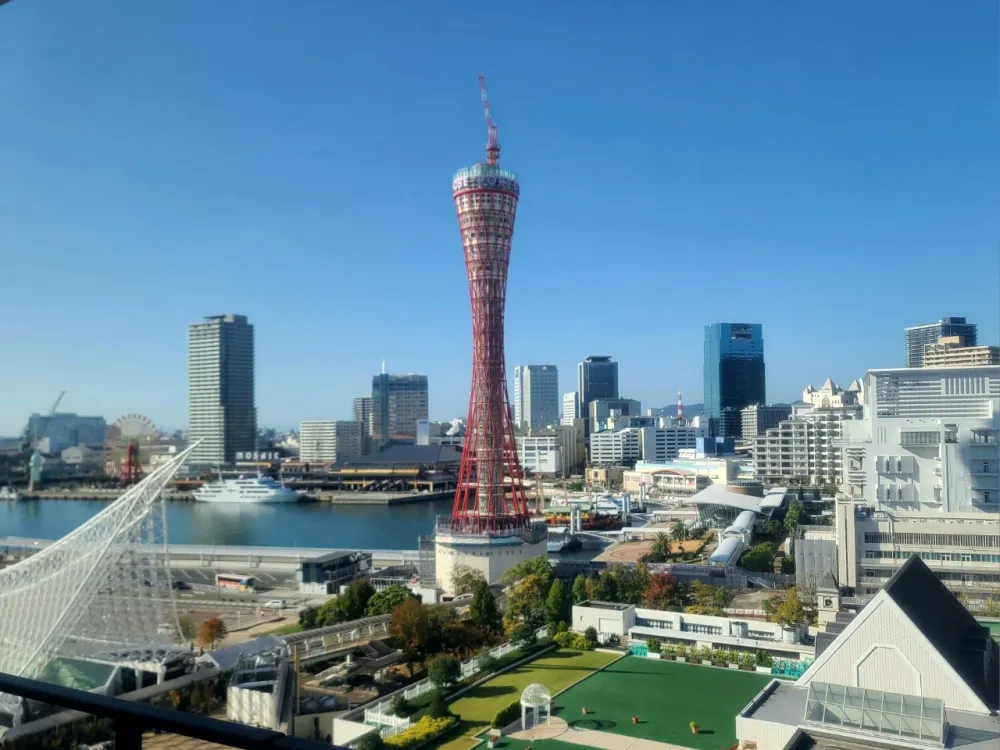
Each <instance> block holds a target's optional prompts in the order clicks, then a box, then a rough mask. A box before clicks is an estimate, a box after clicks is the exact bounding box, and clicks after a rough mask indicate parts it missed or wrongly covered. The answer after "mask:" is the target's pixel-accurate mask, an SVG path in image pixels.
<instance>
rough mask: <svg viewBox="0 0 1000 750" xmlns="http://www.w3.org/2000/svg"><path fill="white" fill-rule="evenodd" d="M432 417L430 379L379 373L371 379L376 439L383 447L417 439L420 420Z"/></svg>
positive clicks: (422, 376)
mask: <svg viewBox="0 0 1000 750" xmlns="http://www.w3.org/2000/svg"><path fill="white" fill-rule="evenodd" d="M428 413H429V409H428V397H427V376H426V375H416V374H413V373H410V374H408V375H390V374H389V373H385V372H383V373H380V374H379V375H376V376H374V377H373V378H372V419H371V421H372V424H373V425H374V427H373V435H374V437H376V438H377V439H378V442H379V443H380V444H381V445H388V444H389V441H390V440H392V439H393V438H402V439H410V438H414V437H416V434H417V420H418V419H427V417H428Z"/></svg>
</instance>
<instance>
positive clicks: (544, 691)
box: [521, 682, 552, 730]
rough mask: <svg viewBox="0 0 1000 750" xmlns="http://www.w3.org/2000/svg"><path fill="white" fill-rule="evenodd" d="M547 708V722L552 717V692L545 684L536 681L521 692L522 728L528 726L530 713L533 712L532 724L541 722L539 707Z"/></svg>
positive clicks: (535, 724)
mask: <svg viewBox="0 0 1000 750" xmlns="http://www.w3.org/2000/svg"><path fill="white" fill-rule="evenodd" d="M540 708H544V709H545V723H546V724H548V723H549V720H550V719H551V718H552V693H550V692H549V689H548V688H547V687H545V686H544V685H540V684H539V683H537V682H535V683H532V684H531V685H528V687H526V688H525V689H524V692H523V693H521V729H522V730H524V729H527V728H528V714H529V712H531V726H537V725H538V723H539V709H540Z"/></svg>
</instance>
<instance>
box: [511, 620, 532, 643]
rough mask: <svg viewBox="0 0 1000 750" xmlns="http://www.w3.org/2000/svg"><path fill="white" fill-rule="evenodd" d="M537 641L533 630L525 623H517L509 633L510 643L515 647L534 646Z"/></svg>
mask: <svg viewBox="0 0 1000 750" xmlns="http://www.w3.org/2000/svg"><path fill="white" fill-rule="evenodd" d="M537 640H538V637H537V636H536V635H535V629H534V628H533V627H531V626H530V625H528V624H527V623H525V622H522V623H519V624H518V625H516V626H515V627H514V629H513V630H511V631H510V642H511V643H513V644H514V645H515V646H522V647H524V646H534V645H535V642H536V641H537Z"/></svg>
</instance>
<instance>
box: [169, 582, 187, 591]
mask: <svg viewBox="0 0 1000 750" xmlns="http://www.w3.org/2000/svg"><path fill="white" fill-rule="evenodd" d="M173 587H174V590H175V591H187V590H188V589H189V588H191V584H190V583H188V582H187V581H174V583H173Z"/></svg>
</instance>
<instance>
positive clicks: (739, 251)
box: [0, 0, 1000, 434]
mask: <svg viewBox="0 0 1000 750" xmlns="http://www.w3.org/2000/svg"><path fill="white" fill-rule="evenodd" d="M998 29H1000V18H998V10H997V3H996V2H995V0H964V1H963V2H957V3H941V2H938V1H937V0H880V2H876V3H873V2H870V1H868V0H839V1H838V2H822V3H820V2H791V1H786V2H778V1H777V0H774V1H771V0H759V1H758V2H746V1H745V0H719V1H717V2H702V1H699V0H685V1H680V0H677V1H669V2H668V1H664V0H656V1H653V2H648V3H646V2H629V1H627V0H626V1H625V2H620V3H608V2H603V1H602V2H597V1H596V0H582V1H581V2H577V3H568V2H538V1H537V0H525V1H523V2H522V1H521V0H508V1H507V2H503V3H476V2H468V0H465V1H464V2H451V1H450V0H448V1H446V0H433V2H402V1H401V0H399V1H396V0H390V1H388V2H383V3H370V2H369V3H346V2H323V1H319V0H284V1H283V2H275V1H274V0H268V1H264V0H240V2H232V0H200V1H199V2H187V3H178V2H172V1H171V0H143V2H121V0H87V2H79V1H78V0H14V1H13V2H12V3H10V4H9V5H5V6H3V7H2V8H0V71H3V72H2V74H0V279H2V280H3V282H4V283H3V292H2V293H0V341H2V344H3V348H2V353H0V434H4V433H6V434H13V433H16V432H17V431H19V430H20V429H21V427H22V425H23V424H24V421H25V419H26V417H27V415H28V413H29V412H31V411H44V410H45V409H47V408H48V406H49V404H50V403H51V401H52V399H53V398H54V397H55V396H56V394H57V393H58V392H59V391H60V390H63V389H65V390H67V391H68V394H67V396H66V399H65V400H64V402H63V406H62V409H65V410H72V411H78V412H81V413H88V414H93V413H97V414H103V415H104V416H106V417H107V418H108V419H109V420H110V419H114V418H115V417H116V416H118V415H119V414H122V413H126V412H140V413H144V414H146V415H147V416H149V417H150V418H151V419H153V420H154V421H155V422H157V423H158V424H161V425H164V426H167V427H172V428H176V427H183V426H184V425H185V422H186V414H187V396H186V388H187V374H186V337H187V326H188V324H190V323H192V322H195V321H197V320H199V319H200V318H201V317H202V316H203V315H208V314H218V313H223V312H238V313H243V314H246V315H248V316H250V319H251V321H252V322H253V323H254V324H255V326H256V335H257V338H256V344H257V405H258V410H259V418H260V422H261V423H262V424H264V425H279V426H286V425H292V424H295V423H297V422H298V421H299V420H302V419H324V418H325V419H329V418H346V417H348V416H349V414H350V403H351V398H352V397H353V396H355V395H360V394H361V393H363V392H365V391H367V390H369V389H370V384H371V376H372V374H373V373H375V372H377V371H378V369H379V366H380V363H381V360H382V358H383V357H384V358H386V359H387V360H388V365H389V369H390V370H391V371H400V372H406V371H410V372H422V373H427V374H428V376H429V377H430V384H431V394H430V399H431V416H432V418H449V417H453V416H460V415H464V413H465V409H466V405H467V399H468V381H469V377H470V358H471V349H470V335H471V334H470V329H471V324H470V318H469V308H468V301H467V288H466V280H465V275H464V273H465V272H464V266H463V263H462V256H461V245H460V242H459V237H458V230H457V226H456V222H455V215H454V208H453V206H452V204H451V196H450V185H451V177H452V175H453V173H454V171H455V170H456V169H458V168H460V167H463V166H467V165H469V164H471V163H474V162H476V161H480V160H482V158H483V148H484V144H485V140H486V132H485V126H484V124H483V116H482V111H481V108H480V103H479V93H478V89H477V83H476V75H477V74H478V73H480V72H482V73H484V74H486V76H487V80H488V82H489V85H490V95H491V99H492V103H493V109H494V113H495V116H496V120H497V122H498V125H499V129H500V142H501V144H502V146H503V153H502V156H501V164H502V165H503V166H505V167H507V168H509V169H512V170H514V171H515V172H517V174H518V175H519V177H520V179H521V184H522V193H521V204H520V208H519V211H518V218H517V228H516V231H515V235H514V252H513V257H512V264H511V271H510V280H509V287H508V290H509V291H508V298H507V299H508V315H507V356H508V363H509V365H508V371H509V372H510V371H512V369H513V366H514V365H515V364H518V363H537V364H543V363H548V364H556V365H558V367H559V369H560V374H561V378H560V381H561V382H560V388H561V390H563V391H569V390H572V389H574V387H575V379H576V371H575V363H576V362H577V361H579V359H581V358H582V357H584V356H586V355H588V354H611V355H614V356H615V357H616V358H617V359H618V360H619V362H620V363H621V364H620V368H621V376H620V378H621V390H622V394H623V395H624V396H628V397H632V398H638V399H640V400H641V401H642V403H643V406H644V407H645V406H652V405H657V406H658V405H663V404H665V403H670V402H672V401H673V400H674V398H675V393H676V391H677V389H678V388H682V389H683V390H684V392H685V397H686V400H687V401H689V402H695V401H699V400H701V391H702V370H701V363H702V337H703V326H704V324H706V323H711V322H715V321H738V322H756V323H762V324H763V326H764V337H765V342H766V344H765V352H766V359H767V368H768V397H769V399H770V400H772V401H782V400H790V399H794V398H796V397H797V395H798V394H799V392H800V391H801V389H802V388H803V387H804V386H805V385H806V383H808V382H810V381H811V382H813V383H816V384H819V383H820V382H822V380H823V379H824V378H825V377H826V376H827V375H830V376H833V377H834V378H835V379H837V380H840V381H841V382H842V383H843V384H845V385H846V381H849V380H850V379H851V378H853V377H856V376H859V375H861V374H862V373H863V372H864V370H865V369H866V368H873V367H887V366H901V365H902V359H903V345H902V329H903V327H904V326H906V325H912V324H919V323H926V322H931V321H934V320H936V319H937V318H939V317H941V316H945V315H965V316H967V317H968V318H969V319H971V320H972V321H975V322H978V323H979V326H980V338H981V340H983V341H984V343H997V340H998V338H1000V335H998V317H1000V313H998V291H1000V269H998V248H1000V211H998V206H1000V187H998V179H997V176H998V174H1000V145H998V125H1000V106H998V93H1000V76H998V69H1000V47H998Z"/></svg>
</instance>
